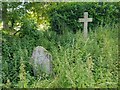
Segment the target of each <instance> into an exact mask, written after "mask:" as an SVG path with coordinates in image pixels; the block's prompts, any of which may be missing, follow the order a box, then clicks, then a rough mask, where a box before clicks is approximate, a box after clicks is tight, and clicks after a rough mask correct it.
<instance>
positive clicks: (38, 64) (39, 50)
mask: <svg viewBox="0 0 120 90" xmlns="http://www.w3.org/2000/svg"><path fill="white" fill-rule="evenodd" d="M51 61H52V55H51V54H50V53H49V52H48V51H47V50H46V49H45V48H44V47H42V46H37V47H36V48H35V49H34V50H33V53H32V59H31V64H32V66H33V71H34V75H35V76H36V75H39V74H40V73H41V71H42V72H45V73H46V74H51V73H52V63H51Z"/></svg>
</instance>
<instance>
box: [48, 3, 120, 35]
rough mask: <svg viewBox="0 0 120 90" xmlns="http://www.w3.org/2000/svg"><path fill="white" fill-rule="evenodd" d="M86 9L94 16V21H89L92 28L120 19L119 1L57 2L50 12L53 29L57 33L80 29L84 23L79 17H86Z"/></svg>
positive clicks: (90, 15) (91, 16)
mask: <svg viewBox="0 0 120 90" xmlns="http://www.w3.org/2000/svg"><path fill="white" fill-rule="evenodd" d="M85 11H87V12H88V13H89V17H90V18H93V22H92V23H89V27H90V28H93V27H96V26H97V25H105V24H110V23H116V22H118V21H119V13H120V7H119V3H102V2H100V3H82V2H77V3H75V2H72V3H57V4H55V5H54V6H53V7H52V8H51V10H50V11H49V12H48V13H49V15H50V23H51V28H52V30H54V31H56V32H57V33H64V31H65V30H71V31H73V32H76V31H78V30H80V29H81V28H82V23H79V22H78V19H79V18H83V17H84V16H83V15H84V12H85Z"/></svg>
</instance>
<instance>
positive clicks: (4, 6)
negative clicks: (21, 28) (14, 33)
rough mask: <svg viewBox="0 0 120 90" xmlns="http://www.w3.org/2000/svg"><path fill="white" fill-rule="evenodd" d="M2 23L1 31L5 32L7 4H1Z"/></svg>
mask: <svg viewBox="0 0 120 90" xmlns="http://www.w3.org/2000/svg"><path fill="white" fill-rule="evenodd" d="M2 21H3V29H4V30H7V29H8V28H9V26H8V18H7V2H3V3H2Z"/></svg>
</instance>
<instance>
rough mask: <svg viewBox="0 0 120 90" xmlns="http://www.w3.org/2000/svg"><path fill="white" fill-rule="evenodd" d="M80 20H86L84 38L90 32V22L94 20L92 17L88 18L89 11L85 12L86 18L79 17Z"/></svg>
mask: <svg viewBox="0 0 120 90" xmlns="http://www.w3.org/2000/svg"><path fill="white" fill-rule="evenodd" d="M79 22H84V38H85V39H86V38H87V34H88V30H87V27H88V22H92V18H88V12H84V18H79Z"/></svg>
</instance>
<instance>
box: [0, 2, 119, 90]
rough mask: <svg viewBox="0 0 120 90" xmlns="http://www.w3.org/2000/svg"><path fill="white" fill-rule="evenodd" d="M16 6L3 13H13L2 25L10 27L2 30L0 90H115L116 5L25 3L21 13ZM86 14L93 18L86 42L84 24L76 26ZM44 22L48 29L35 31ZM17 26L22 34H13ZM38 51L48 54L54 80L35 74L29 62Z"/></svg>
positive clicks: (17, 31) (116, 82) (17, 4)
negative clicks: (47, 52)
mask: <svg viewBox="0 0 120 90" xmlns="http://www.w3.org/2000/svg"><path fill="white" fill-rule="evenodd" d="M4 4H5V3H4ZM4 4H3V5H4ZM19 5H21V3H8V6H9V7H7V8H8V9H10V10H11V8H12V11H8V13H9V14H8V16H9V17H8V21H6V23H7V22H9V23H8V26H10V27H12V28H9V29H8V28H6V29H5V27H4V29H3V30H1V31H0V32H1V33H2V85H0V86H2V87H4V88H13V87H14V88H15V87H16V88H37V87H38V88H46V87H47V88H51V87H52V88H56V87H60V88H66V87H67V88H68V87H69V88H71V87H72V88H94V87H95V88H117V87H118V29H119V22H118V20H119V19H118V18H119V17H118V15H119V13H120V12H119V9H120V7H119V6H118V5H119V3H25V4H24V5H23V7H22V8H18V6H19ZM88 6H89V7H88ZM98 9H99V11H97V10H98ZM40 10H41V11H40ZM104 10H105V11H104ZM18 11H19V12H18ZM84 11H88V12H89V15H90V16H89V17H92V18H93V19H94V21H93V23H91V24H90V25H89V26H90V28H89V34H88V36H89V37H88V38H87V39H84V38H83V33H82V32H81V31H82V30H83V28H82V24H80V23H78V22H77V20H78V18H79V17H83V12H84ZM103 11H104V12H103ZM11 15H12V16H11ZM19 15H20V17H19ZM14 16H16V17H14ZM18 17H19V18H18ZM39 17H40V19H39ZM10 18H11V19H10ZM41 18H42V19H41ZM12 20H15V21H14V22H12ZM6 23H5V24H6ZM42 23H44V24H42ZM45 23H47V25H50V26H45V27H47V29H46V28H45V30H39V26H38V25H39V24H42V26H44V25H45ZM17 25H18V26H20V29H19V30H14V31H12V30H13V29H14V28H15V27H17ZM48 27H49V28H48ZM40 29H41V28H40ZM36 46H43V47H44V48H46V49H47V50H48V51H49V52H50V53H51V54H52V57H53V60H52V64H53V73H54V75H53V76H52V77H51V76H47V75H46V74H44V73H43V74H42V75H41V77H35V76H34V75H33V70H32V66H31V64H30V59H31V55H32V52H33V49H34V48H35V47H36Z"/></svg>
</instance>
